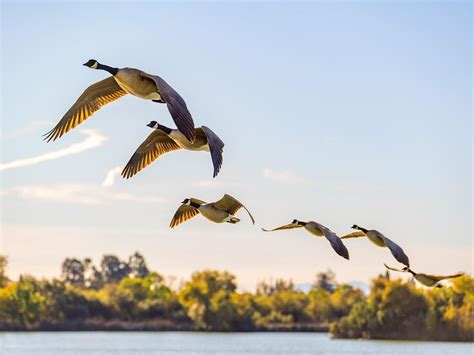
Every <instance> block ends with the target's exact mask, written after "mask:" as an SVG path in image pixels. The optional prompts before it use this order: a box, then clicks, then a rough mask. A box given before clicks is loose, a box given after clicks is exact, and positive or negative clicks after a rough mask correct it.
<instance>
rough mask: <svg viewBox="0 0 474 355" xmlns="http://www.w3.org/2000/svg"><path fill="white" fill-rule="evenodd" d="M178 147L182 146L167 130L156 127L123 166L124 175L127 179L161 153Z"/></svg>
mask: <svg viewBox="0 0 474 355" xmlns="http://www.w3.org/2000/svg"><path fill="white" fill-rule="evenodd" d="M177 149H180V146H179V145H178V144H177V143H176V142H175V141H174V140H172V139H171V138H170V137H168V135H167V134H166V133H165V132H163V131H161V130H159V129H155V130H153V132H151V133H150V135H149V136H148V137H147V139H145V140H144V141H143V143H142V144H140V146H139V147H138V148H137V150H136V151H135V153H133V155H132V157H131V158H130V160H129V161H128V163H127V165H125V168H123V171H122V176H123V177H124V178H127V179H128V178H131V177H132V176H133V175H135V174H136V173H138V172H139V171H140V170H142V169H143V168H145V167H147V166H148V165H150V164H151V163H152V162H153V161H154V160H155V159H156V158H158V157H159V156H160V155H162V154H165V153H168V152H171V151H173V150H177Z"/></svg>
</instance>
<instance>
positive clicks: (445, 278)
mask: <svg viewBox="0 0 474 355" xmlns="http://www.w3.org/2000/svg"><path fill="white" fill-rule="evenodd" d="M463 275H464V273H463V272H460V273H457V274H454V275H447V276H440V275H426V276H427V277H429V278H430V279H433V280H436V282H438V281H441V280H448V279H455V278H457V277H461V276H463Z"/></svg>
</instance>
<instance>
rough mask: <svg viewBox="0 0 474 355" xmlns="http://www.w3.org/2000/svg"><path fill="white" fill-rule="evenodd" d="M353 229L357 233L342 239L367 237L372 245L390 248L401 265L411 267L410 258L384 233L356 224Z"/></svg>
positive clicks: (344, 236)
mask: <svg viewBox="0 0 474 355" xmlns="http://www.w3.org/2000/svg"><path fill="white" fill-rule="evenodd" d="M352 228H353V229H356V230H357V231H356V232H352V233H349V234H346V235H343V236H342V237H341V239H348V238H361V237H367V239H369V240H370V241H371V242H372V243H374V244H375V245H377V246H379V247H382V248H385V247H386V248H388V249H389V250H390V252H391V253H392V255H393V257H394V258H395V259H396V260H397V261H398V262H399V263H401V264H403V265H405V266H407V267H409V266H410V260H409V259H408V256H407V255H406V254H405V252H404V251H403V249H402V248H401V247H400V246H399V245H398V244H396V243H395V242H393V241H392V240H390V239H389V238H387V237H386V236H384V235H383V234H382V233H380V232H379V231H377V230H375V229H372V230H368V229H366V228H362V227H359V226H358V225H356V224H354V225H353V226H352Z"/></svg>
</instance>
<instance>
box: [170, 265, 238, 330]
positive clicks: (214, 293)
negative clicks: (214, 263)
mask: <svg viewBox="0 0 474 355" xmlns="http://www.w3.org/2000/svg"><path fill="white" fill-rule="evenodd" d="M236 288H237V286H236V284H235V276H234V275H231V274H229V273H227V272H219V271H213V270H205V271H200V272H196V273H194V274H193V275H192V277H191V280H190V281H188V282H186V283H185V285H184V287H183V288H182V289H181V291H180V293H179V299H180V301H181V303H182V304H183V305H184V306H185V307H186V309H187V311H188V316H189V317H190V318H191V319H192V320H193V321H194V322H195V324H196V325H197V326H198V327H199V328H202V329H215V330H229V329H231V324H232V322H233V318H234V316H235V315H236V313H237V312H236V308H235V304H234V303H232V301H231V298H232V294H233V293H234V292H235V289H236Z"/></svg>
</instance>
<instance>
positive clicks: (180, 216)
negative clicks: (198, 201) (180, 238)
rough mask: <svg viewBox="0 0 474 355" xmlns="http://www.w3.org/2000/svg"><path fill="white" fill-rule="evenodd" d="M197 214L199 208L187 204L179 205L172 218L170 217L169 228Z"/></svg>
mask: <svg viewBox="0 0 474 355" xmlns="http://www.w3.org/2000/svg"><path fill="white" fill-rule="evenodd" d="M197 214H199V210H198V209H197V208H195V207H193V206H189V205H181V206H179V208H178V209H177V210H176V212H175V214H174V216H173V218H172V219H171V222H170V228H174V227H176V226H177V225H178V224H181V223H183V222H185V221H187V220H188V219H191V218H193V217H194V216H196V215H197Z"/></svg>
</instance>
